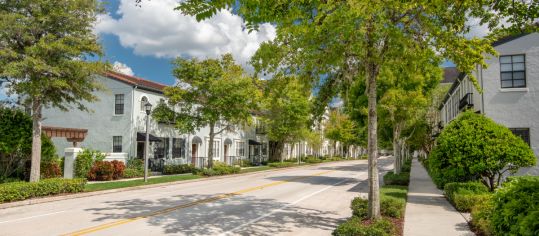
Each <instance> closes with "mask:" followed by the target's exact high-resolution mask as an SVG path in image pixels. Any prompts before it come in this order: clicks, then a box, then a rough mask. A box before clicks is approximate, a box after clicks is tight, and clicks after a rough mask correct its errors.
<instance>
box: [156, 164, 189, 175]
mask: <svg viewBox="0 0 539 236" xmlns="http://www.w3.org/2000/svg"><path fill="white" fill-rule="evenodd" d="M193 169H194V167H193V166H192V165H189V164H178V165H165V167H164V168H163V174H164V175H174V174H184V173H191V172H192V171H193Z"/></svg>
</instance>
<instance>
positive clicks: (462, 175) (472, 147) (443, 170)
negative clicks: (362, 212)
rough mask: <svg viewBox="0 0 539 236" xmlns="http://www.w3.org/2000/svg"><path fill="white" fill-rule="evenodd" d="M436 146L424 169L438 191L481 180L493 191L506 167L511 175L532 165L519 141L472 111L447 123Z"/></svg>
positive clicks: (527, 150) (532, 157)
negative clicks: (450, 184) (454, 184)
mask: <svg viewBox="0 0 539 236" xmlns="http://www.w3.org/2000/svg"><path fill="white" fill-rule="evenodd" d="M436 143H437V145H436V146H435V147H434V149H433V150H432V152H431V155H430V156H429V158H428V159H427V161H426V164H427V165H426V167H427V169H428V171H429V174H430V175H431V177H432V179H433V181H434V182H435V183H436V185H437V186H438V188H442V187H443V186H444V185H445V184H446V183H450V182H466V181H470V180H475V179H485V180H487V181H485V182H484V183H485V184H486V185H487V187H489V189H490V190H491V191H493V190H494V189H495V188H496V187H497V186H498V185H499V183H498V182H497V181H496V180H498V179H499V178H498V177H499V176H500V175H501V173H502V172H504V171H506V170H507V169H508V168H510V167H511V168H510V171H512V172H514V171H516V170H517V169H518V168H520V167H525V166H532V165H535V162H536V157H535V155H534V154H533V151H532V150H531V148H530V147H529V146H528V144H526V143H525V142H524V141H523V140H522V139H521V138H519V137H517V136H515V135H514V134H513V133H512V132H511V131H510V130H509V129H508V128H506V127H504V126H502V125H499V124H497V123H495V122H494V121H492V120H491V119H489V118H487V117H486V116H484V115H480V114H476V113H474V112H473V111H467V112H464V113H461V114H460V115H459V116H458V117H457V119H456V120H454V121H452V122H450V123H449V124H448V125H447V126H446V127H445V128H444V129H443V131H442V133H441V134H440V136H439V137H438V138H437V140H436ZM500 179H502V178H500ZM489 183H493V184H492V185H491V184H489Z"/></svg>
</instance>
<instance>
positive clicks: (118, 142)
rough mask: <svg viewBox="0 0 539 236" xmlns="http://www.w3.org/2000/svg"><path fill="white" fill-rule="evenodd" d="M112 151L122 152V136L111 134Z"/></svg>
mask: <svg viewBox="0 0 539 236" xmlns="http://www.w3.org/2000/svg"><path fill="white" fill-rule="evenodd" d="M112 152H122V136H112Z"/></svg>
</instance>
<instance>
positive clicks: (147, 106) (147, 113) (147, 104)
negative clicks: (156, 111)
mask: <svg viewBox="0 0 539 236" xmlns="http://www.w3.org/2000/svg"><path fill="white" fill-rule="evenodd" d="M144 109H145V110H146V115H150V112H152V104H151V103H150V102H147V103H146V104H144Z"/></svg>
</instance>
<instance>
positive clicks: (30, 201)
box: [0, 159, 364, 210]
mask: <svg viewBox="0 0 539 236" xmlns="http://www.w3.org/2000/svg"><path fill="white" fill-rule="evenodd" d="M359 160H364V159H357V160H343V161H335V162H322V163H315V164H306V165H301V166H291V167H284V168H275V169H269V170H261V171H253V172H248V173H240V174H232V175H221V176H212V177H202V178H198V179H189V180H180V181H175V182H167V183H160V184H150V185H142V186H134V187H126V188H118V189H109V190H101V191H93V192H82V193H73V194H67V195H56V196H50V197H48V196H45V197H40V198H31V199H27V200H22V201H17V202H8V203H2V204H0V210H2V209H8V208H14V207H20V206H29V205H35V204H41V203H48V202H56V201H62V200H69V199H75V198H84V197H91V196H96V195H103V194H111V193H119V192H125V191H131V190H140V189H149V188H159V187H163V186H170V185H181V184H188V183H194V182H202V181H209V180H216V179H227V178H233V177H239V176H245V175H255V174H261V173H266V172H276V171H283V170H290V169H297V168H301V167H312V166H319V165H323V164H328V163H338V162H346V161H359Z"/></svg>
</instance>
